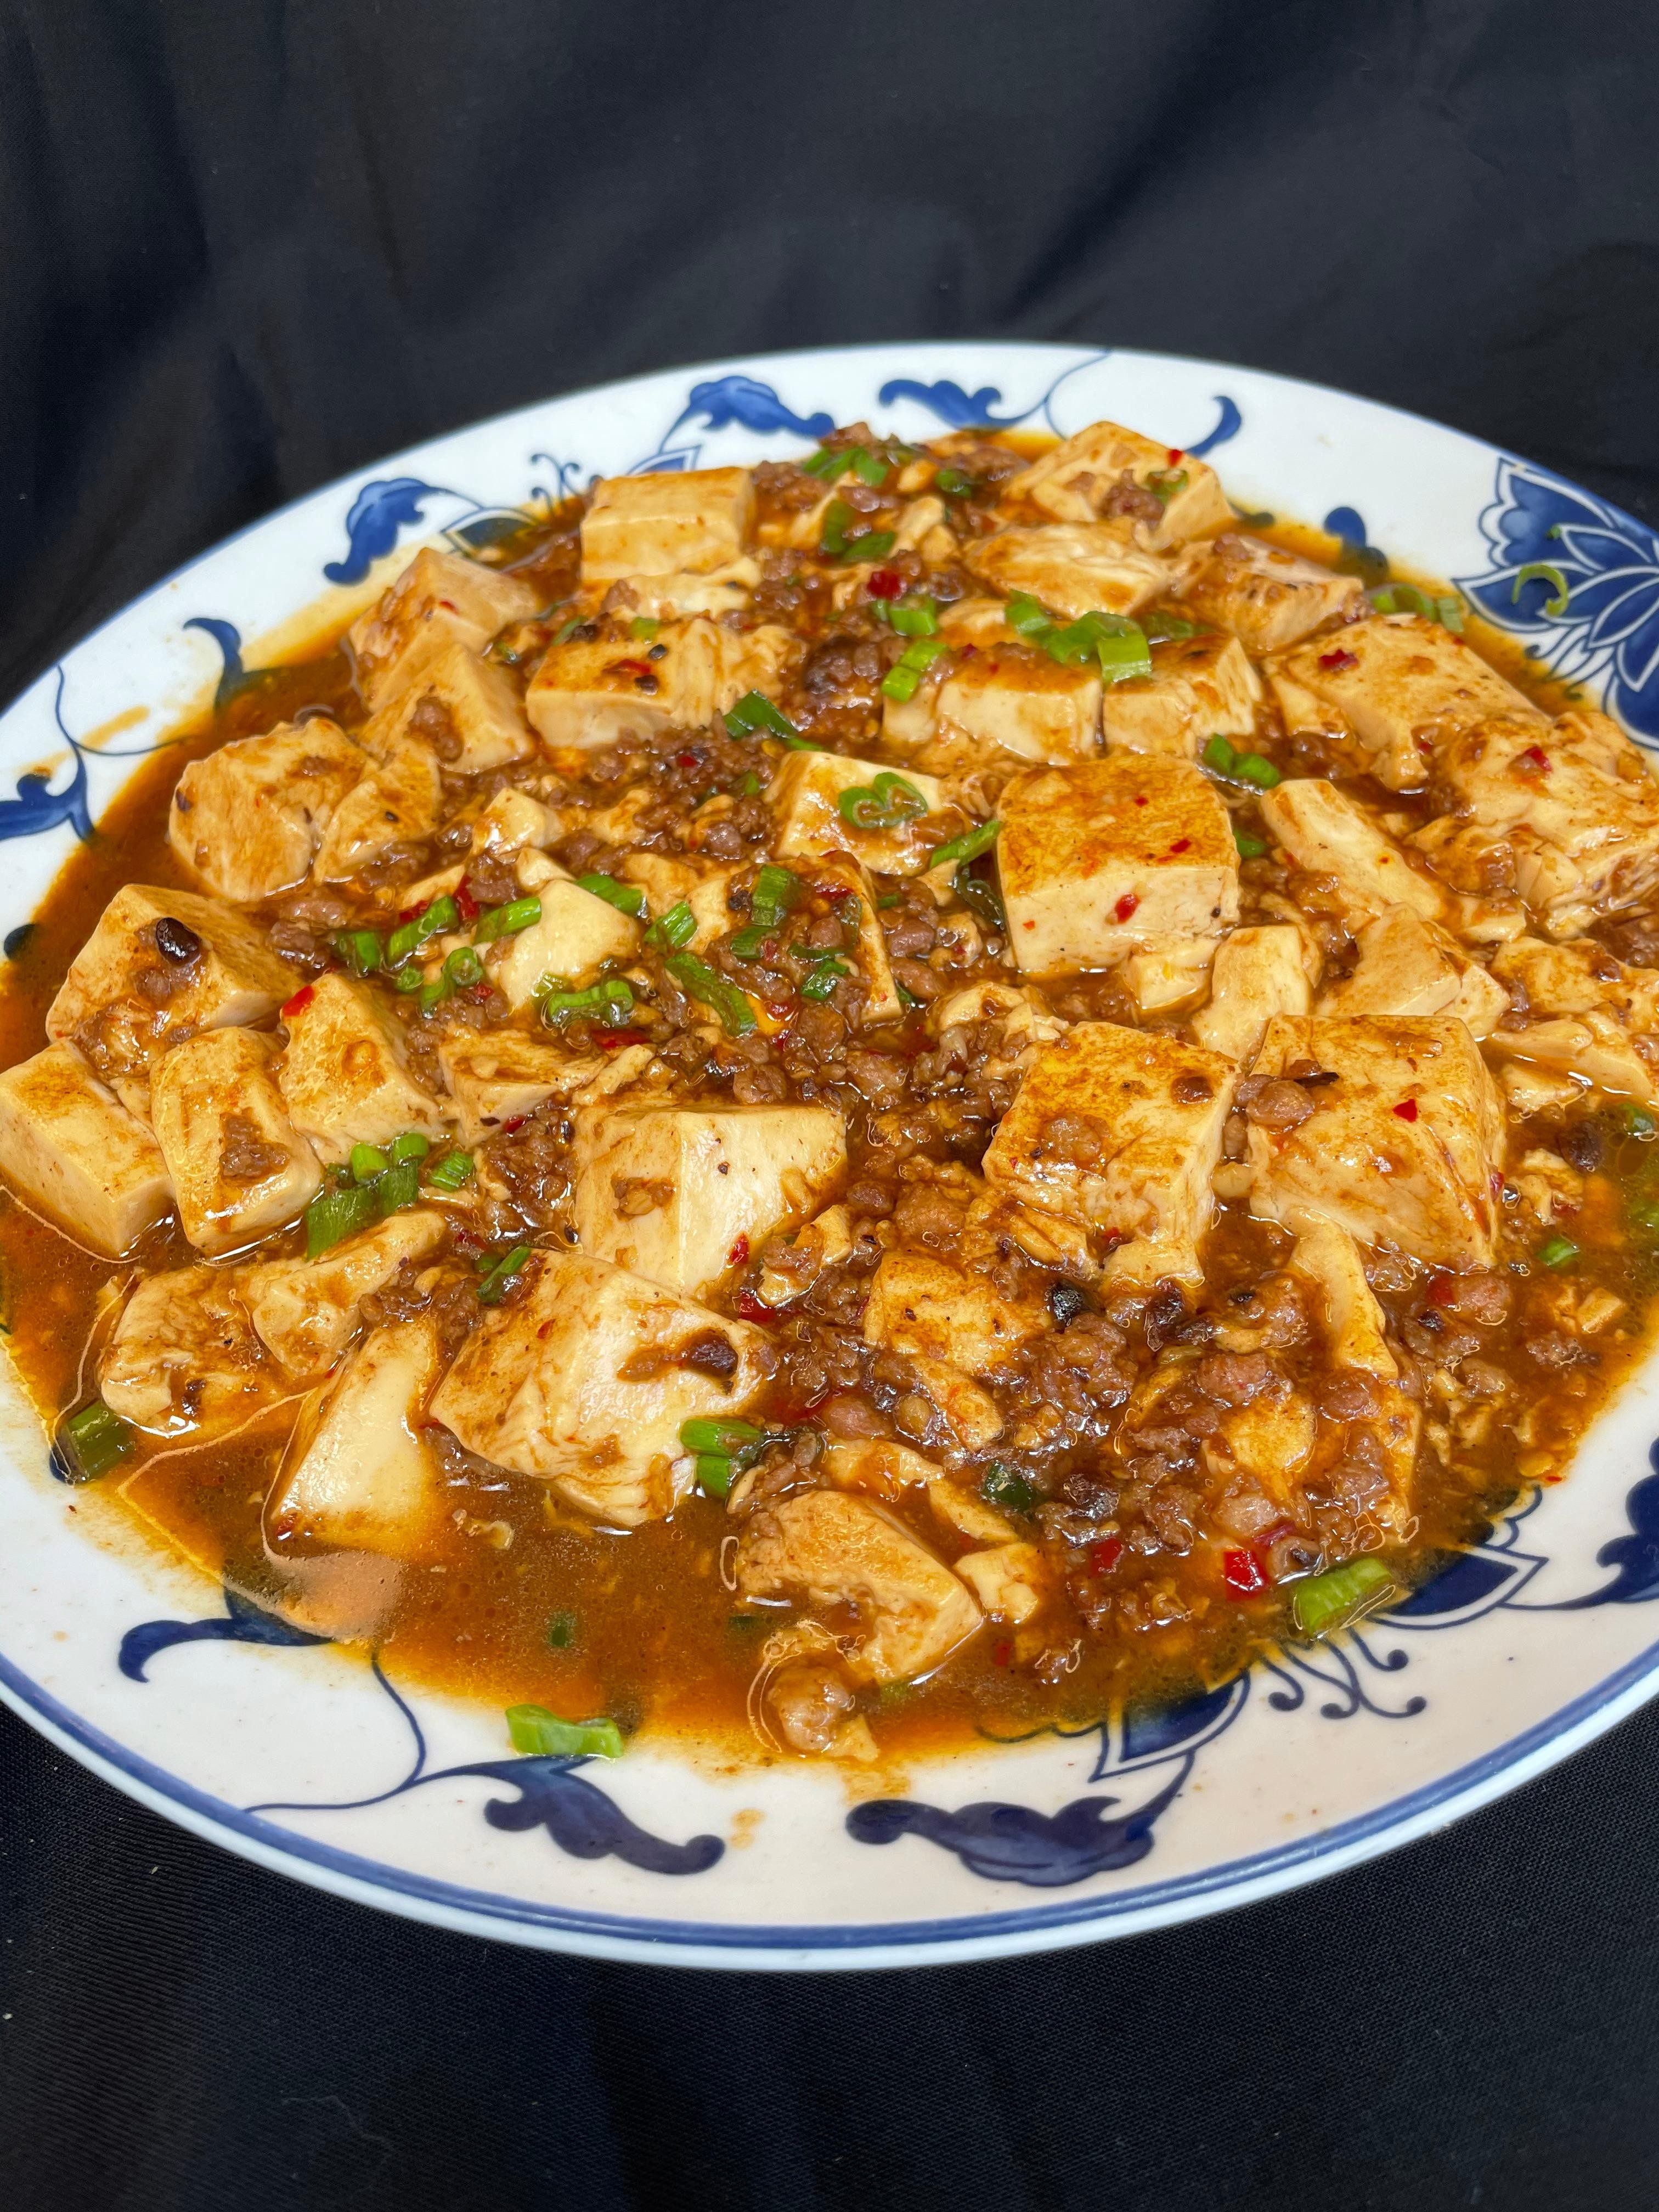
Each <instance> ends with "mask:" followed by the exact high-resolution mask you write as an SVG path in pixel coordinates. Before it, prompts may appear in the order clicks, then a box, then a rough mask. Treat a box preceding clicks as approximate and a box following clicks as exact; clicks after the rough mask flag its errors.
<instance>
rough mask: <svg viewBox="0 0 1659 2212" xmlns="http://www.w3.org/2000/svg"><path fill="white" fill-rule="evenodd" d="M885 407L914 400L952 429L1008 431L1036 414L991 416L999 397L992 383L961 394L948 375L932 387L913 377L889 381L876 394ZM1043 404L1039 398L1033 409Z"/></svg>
mask: <svg viewBox="0 0 1659 2212" xmlns="http://www.w3.org/2000/svg"><path fill="white" fill-rule="evenodd" d="M878 398H879V399H880V401H881V404H882V405H883V406H884V407H890V406H891V405H892V404H893V402H894V401H895V400H896V399H914V400H915V402H916V403H917V404H918V405H919V406H921V407H925V408H926V409H927V411H928V413H929V414H930V415H937V416H938V417H939V421H940V422H948V423H949V424H950V426H951V428H952V429H953V430H1011V429H1012V428H1013V426H1014V424H1015V423H1016V422H1024V420H1025V416H1026V415H1035V414H1036V407H1028V408H1027V409H1026V410H1025V414H1024V415H1000V416H999V415H994V414H993V413H992V412H991V410H992V409H993V408H994V406H996V404H998V402H999V401H1000V399H1001V398H1002V394H1001V392H1000V391H999V390H998V389H997V387H996V386H995V385H994V384H981V386H980V387H979V389H978V390H977V391H976V392H964V391H963V388H962V386H960V385H959V384H953V383H952V382H951V379H950V378H949V377H948V376H941V377H939V378H938V379H937V380H936V381H935V382H933V383H932V384H921V383H919V382H918V381H917V380H916V379H915V377H914V376H895V377H891V378H890V379H889V380H888V381H887V382H886V383H885V384H884V385H883V386H882V387H881V391H880V392H879V393H878ZM1041 405H1042V401H1041V400H1040V399H1039V400H1038V402H1037V403H1036V406H1037V407H1040V406H1041Z"/></svg>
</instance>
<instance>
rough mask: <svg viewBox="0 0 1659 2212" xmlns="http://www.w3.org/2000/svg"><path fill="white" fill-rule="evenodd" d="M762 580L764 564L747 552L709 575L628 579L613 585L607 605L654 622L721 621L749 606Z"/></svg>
mask: <svg viewBox="0 0 1659 2212" xmlns="http://www.w3.org/2000/svg"><path fill="white" fill-rule="evenodd" d="M760 580H761V570H760V562H758V561H757V560H756V559H755V558H754V557H753V556H752V555H750V554H748V553H745V554H743V555H742V556H740V557H739V558H738V559H737V560H735V561H727V562H724V563H723V564H722V565H721V566H720V568H711V569H709V570H708V573H707V574H705V575H696V574H692V573H691V571H690V570H689V569H684V568H682V569H677V570H676V571H675V572H674V573H673V574H671V575H665V576H638V575H635V576H628V577H624V578H623V580H622V581H621V582H620V583H617V584H613V585H612V586H611V589H610V591H609V592H607V593H606V595H605V602H606V605H609V606H612V607H617V608H621V609H623V611H626V612H627V613H628V614H629V615H630V616H632V615H644V616H645V617H647V619H649V620H651V621H653V622H676V621H681V620H684V617H687V616H688V615H712V616H713V617H714V619H715V620H716V621H717V622H718V621H719V619H720V617H721V616H722V615H729V614H732V613H733V612H734V611H738V610H740V609H742V608H744V607H746V606H747V605H748V604H749V602H750V599H751V598H752V596H753V594H754V592H755V590H756V587H757V585H758V584H759V582H760Z"/></svg>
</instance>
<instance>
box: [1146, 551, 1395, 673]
mask: <svg viewBox="0 0 1659 2212" xmlns="http://www.w3.org/2000/svg"><path fill="white" fill-rule="evenodd" d="M1176 588H1177V590H1178V592H1179V595H1180V598H1181V601H1182V605H1184V606H1188V607H1190V608H1191V609H1192V610H1193V611H1194V614H1197V615H1201V616H1202V617H1203V618H1204V620H1205V621H1206V622H1211V623H1218V624H1219V626H1220V627H1221V628H1222V629H1230V630H1231V631H1232V633H1233V635H1234V636H1235V637H1238V638H1241V639H1243V642H1244V644H1245V646H1246V647H1248V648H1249V651H1250V652H1252V653H1273V652H1275V651H1278V650H1279V649H1280V648H1282V647H1285V646H1291V645H1296V644H1298V643H1299V642H1300V641H1301V640H1302V639H1303V638H1304V637H1306V636H1307V635H1308V634H1309V632H1310V630H1316V629H1318V628H1319V627H1320V625H1321V624H1322V623H1328V622H1331V621H1333V620H1334V618H1335V617H1337V616H1338V615H1342V614H1346V613H1347V612H1349V611H1350V610H1351V609H1352V608H1355V607H1357V606H1358V605H1359V604H1360V602H1361V601H1362V600H1363V599H1364V596H1365V590H1364V585H1363V584H1362V583H1361V582H1360V580H1359V579H1358V576H1339V575H1338V574H1337V573H1336V571H1335V570H1334V568H1322V567H1321V566H1320V564H1319V562H1316V561H1304V559H1303V557H1302V556H1301V555H1300V554H1299V553H1286V552H1285V551H1284V550H1282V549H1281V548H1280V547H1279V546H1277V545H1269V544H1267V542H1266V541H1265V540H1264V539H1262V538H1241V537H1239V536H1237V534H1236V533H1234V532H1228V533H1227V534H1226V535H1225V537H1221V538H1216V539H1214V540H1213V541H1212V543H1210V544H1204V545H1194V547H1193V548H1192V550H1191V551H1190V552H1189V553H1188V555H1187V556H1185V557H1184V558H1183V560H1182V562H1181V563H1180V564H1179V567H1178V568H1177V572H1176Z"/></svg>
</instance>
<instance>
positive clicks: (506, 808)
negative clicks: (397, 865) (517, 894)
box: [406, 783, 566, 905]
mask: <svg viewBox="0 0 1659 2212" xmlns="http://www.w3.org/2000/svg"><path fill="white" fill-rule="evenodd" d="M565 826H566V825H565V823H564V822H563V820H562V817H560V815H559V814H558V813H557V812H556V811H555V810H554V809H553V808H552V807H550V806H544V805H542V803H541V801H540V799H532V797H531V796H530V793H528V792H527V791H517V790H515V789H514V788H513V786H512V785H511V784H510V783H509V784H507V785H506V786H504V787H503V788H502V789H501V790H500V791H498V792H497V793H495V796H494V798H493V799H490V801H489V804H488V805H486V806H484V807H483V809H482V810H481V811H480V812H479V814H478V817H477V820H476V821H475V822H474V823H473V824H472V849H473V851H474V852H475V853H483V852H485V851H488V850H490V849H492V848H493V849H494V850H495V852H498V853H512V852H518V851H520V850H522V849H523V848H526V847H529V848H532V850H533V849H538V848H541V847H542V846H544V845H553V844H556V843H557V842H558V840H559V839H560V838H561V837H562V836H563V835H564V831H565ZM406 903H408V904H410V905H412V904H413V903H414V902H413V899H412V897H410V898H409V899H408V900H407V901H406Z"/></svg>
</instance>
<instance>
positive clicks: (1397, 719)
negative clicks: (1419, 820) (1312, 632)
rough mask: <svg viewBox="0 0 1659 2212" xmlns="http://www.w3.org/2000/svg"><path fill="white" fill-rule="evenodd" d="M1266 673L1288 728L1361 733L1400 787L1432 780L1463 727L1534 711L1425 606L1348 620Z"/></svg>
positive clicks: (1381, 777) (1384, 773) (1380, 777)
mask: <svg viewBox="0 0 1659 2212" xmlns="http://www.w3.org/2000/svg"><path fill="white" fill-rule="evenodd" d="M1267 674H1268V681H1269V682H1270V683H1271V684H1272V685H1273V692H1274V696H1276V697H1277V699H1278V701H1279V712H1280V714H1282V715H1283V716H1284V718H1285V728H1286V729H1287V730H1322V731H1326V732H1331V733H1333V734H1335V735H1338V736H1341V735H1345V734H1346V735H1350V736H1352V737H1353V738H1356V739H1357V740H1358V743H1359V744H1360V745H1361V746H1362V747H1363V749H1364V751H1365V753H1366V754H1367V755H1368V756H1369V764H1370V771H1371V774H1372V775H1375V776H1376V779H1377V781H1379V782H1380V783H1385V784H1387V785H1388V787H1389V789H1390V790H1391V791H1415V790H1417V789H1418V788H1419V786H1421V785H1423V784H1425V783H1426V782H1427V781H1428V780H1429V777H1430V775H1431V773H1432V770H1433V766H1434V757H1435V754H1436V752H1437V750H1438V749H1439V747H1440V745H1441V744H1443V742H1444V741H1445V739H1446V738H1449V737H1452V736H1454V735H1455V733H1456V732H1458V731H1460V730H1466V729H1468V728H1469V727H1470V726H1472V725H1473V724H1474V723H1476V722H1479V721H1483V720H1486V718H1487V717H1489V716H1491V715H1492V714H1531V713H1533V712H1534V709H1533V708H1532V706H1531V704H1530V702H1528V700H1527V699H1526V698H1525V697H1524V696H1523V695H1522V693H1521V692H1519V691H1517V690H1516V689H1515V687H1514V685H1513V684H1506V683H1505V682H1504V679H1503V678H1502V677H1501V676H1500V675H1499V674H1498V671H1497V670H1496V669H1495V668H1492V667H1489V666H1488V665H1487V664H1486V662H1485V661H1484V660H1482V659H1481V658H1480V654H1479V653H1474V652H1472V651H1471V650H1470V648H1469V647H1468V646H1467V645H1465V644H1464V642H1463V641H1462V638H1460V637H1455V636H1454V635H1452V633H1451V631H1450V630H1449V629H1445V628H1444V627H1443V625H1442V624H1441V623H1437V622H1431V621H1429V620H1427V619H1426V618H1425V617H1423V616H1420V615H1373V616H1372V617H1370V618H1369V619H1368V620H1367V621H1364V622H1357V623H1348V624H1347V625H1346V627H1345V628H1344V629H1343V630H1342V631H1341V633H1340V635H1335V636H1332V637H1321V638H1316V639H1315V640H1313V641H1312V642H1310V644H1307V645H1300V646H1297V647H1296V649H1295V650H1294V651H1293V652H1291V653H1286V654H1285V657H1284V659H1281V660H1279V661H1276V662H1275V663H1274V664H1273V667H1272V668H1270V669H1269V671H1267ZM1540 720H1542V717H1540Z"/></svg>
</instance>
